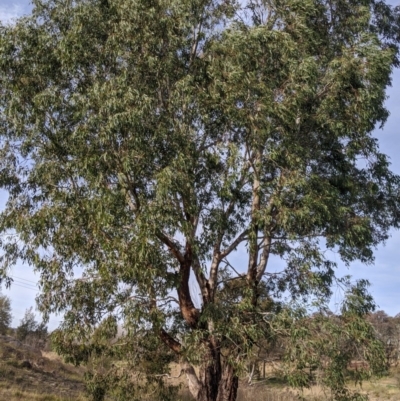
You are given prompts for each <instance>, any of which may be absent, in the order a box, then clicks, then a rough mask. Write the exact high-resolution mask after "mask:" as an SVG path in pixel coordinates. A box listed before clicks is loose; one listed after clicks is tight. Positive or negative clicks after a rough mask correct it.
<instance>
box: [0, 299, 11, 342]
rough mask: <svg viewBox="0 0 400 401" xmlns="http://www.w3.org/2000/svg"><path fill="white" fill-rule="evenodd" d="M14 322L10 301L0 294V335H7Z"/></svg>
mask: <svg viewBox="0 0 400 401" xmlns="http://www.w3.org/2000/svg"><path fill="white" fill-rule="evenodd" d="M11 320H12V315H11V302H10V299H9V298H8V297H7V296H5V295H1V294H0V334H7V331H8V329H9V327H10V324H11Z"/></svg>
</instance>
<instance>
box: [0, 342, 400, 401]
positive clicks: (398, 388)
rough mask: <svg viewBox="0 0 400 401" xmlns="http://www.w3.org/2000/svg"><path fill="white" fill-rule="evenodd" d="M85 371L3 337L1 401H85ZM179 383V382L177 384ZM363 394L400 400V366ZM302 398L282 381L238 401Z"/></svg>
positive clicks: (315, 393) (319, 396) (316, 399)
mask: <svg viewBox="0 0 400 401" xmlns="http://www.w3.org/2000/svg"><path fill="white" fill-rule="evenodd" d="M179 371H180V368H179V366H172V371H171V375H172V376H177V375H178V374H179ZM83 374H84V369H83V368H75V367H73V366H71V365H66V364H64V363H63V362H62V361H61V359H60V358H59V357H58V356H57V355H56V354H55V353H52V352H42V353H40V352H38V351H35V350H33V349H31V348H29V347H25V346H22V345H21V344H19V343H18V342H16V341H13V340H12V339H11V338H6V337H1V336H0V400H6V401H17V400H18V401H22V400H27V401H85V400H87V399H86V398H85V397H84V384H83ZM179 381H180V383H181V384H182V390H181V392H180V396H179V398H178V399H177V400H176V401H192V400H193V399H192V397H191V396H190V394H189V392H188V390H187V388H186V387H185V381H184V378H183V377H182V376H181V377H180V379H179ZM175 384H177V383H175ZM361 391H362V392H365V393H368V394H369V396H370V401H400V367H398V368H393V369H392V370H391V372H390V375H388V376H385V377H383V378H381V379H376V380H372V381H370V382H365V383H364V384H363V386H362V388H361ZM302 396H303V397H304V399H305V400H307V401H326V400H328V399H329V395H328V394H325V393H324V392H323V390H322V388H320V387H317V386H315V387H313V388H311V389H307V390H305V391H304V392H303V393H302ZM297 400H299V397H298V396H296V393H295V392H294V391H293V390H289V389H288V388H287V387H286V386H285V385H284V384H283V383H282V382H280V381H275V382H272V381H270V382H268V384H265V383H256V384H255V385H252V386H248V385H246V384H245V383H242V384H241V386H240V388H239V395H238V401H297Z"/></svg>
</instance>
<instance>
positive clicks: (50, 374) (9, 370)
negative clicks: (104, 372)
mask: <svg viewBox="0 0 400 401" xmlns="http://www.w3.org/2000/svg"><path fill="white" fill-rule="evenodd" d="M10 340H11V339H10V338H6V337H3V338H1V339H0V400H7V401H16V400H32V401H72V400H76V401H80V400H84V398H83V392H84V385H83V382H82V378H83V370H82V369H80V368H74V367H72V366H69V365H65V364H64V363H63V362H62V361H61V360H60V358H58V357H57V356H56V355H55V354H54V353H40V352H39V351H36V350H34V349H31V348H29V347H25V346H22V345H21V344H19V343H18V342H16V341H12V340H11V341H10Z"/></svg>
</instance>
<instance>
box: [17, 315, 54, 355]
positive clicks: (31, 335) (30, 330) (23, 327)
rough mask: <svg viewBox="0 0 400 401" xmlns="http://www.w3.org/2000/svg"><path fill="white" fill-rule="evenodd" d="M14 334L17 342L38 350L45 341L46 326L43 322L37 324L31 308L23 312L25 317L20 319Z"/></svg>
mask: <svg viewBox="0 0 400 401" xmlns="http://www.w3.org/2000/svg"><path fill="white" fill-rule="evenodd" d="M15 333H16V336H17V338H18V340H20V341H24V342H29V343H30V344H31V345H34V346H36V347H39V348H40V347H43V346H44V345H45V343H46V340H47V327H46V324H45V323H44V322H42V323H38V322H37V321H36V317H35V313H34V312H33V308H32V307H30V308H29V309H27V310H26V311H25V315H24V317H23V318H22V319H21V322H20V324H19V326H18V327H17V329H16V331H15Z"/></svg>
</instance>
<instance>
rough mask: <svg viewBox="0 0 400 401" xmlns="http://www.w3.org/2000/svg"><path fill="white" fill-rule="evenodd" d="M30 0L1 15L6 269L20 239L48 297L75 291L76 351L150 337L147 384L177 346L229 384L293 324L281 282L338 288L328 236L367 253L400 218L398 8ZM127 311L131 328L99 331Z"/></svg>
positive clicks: (340, 3)
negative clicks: (391, 112) (395, 77)
mask: <svg viewBox="0 0 400 401" xmlns="http://www.w3.org/2000/svg"><path fill="white" fill-rule="evenodd" d="M33 3H34V8H33V11H32V14H31V15H28V16H26V17H23V18H20V19H19V20H17V21H16V22H15V24H12V25H6V26H1V28H0V35H1V36H0V82H1V86H0V124H1V131H0V135H1V168H0V184H1V187H2V188H3V189H5V190H7V191H8V201H7V204H6V207H5V209H4V211H3V212H2V213H1V217H0V227H1V231H2V233H3V240H2V249H3V255H2V259H1V260H2V269H3V270H2V272H3V273H2V274H3V277H4V278H6V276H7V271H8V269H9V267H10V266H12V265H13V264H14V263H16V262H17V261H18V260H22V261H23V262H25V263H28V264H30V265H31V266H33V267H34V268H35V269H36V270H37V271H39V272H40V274H41V281H40V288H41V293H40V295H39V296H38V304H39V307H40V308H41V310H42V311H43V312H44V313H45V314H49V313H58V312H64V313H65V314H64V322H63V324H62V326H61V327H60V331H58V332H57V335H56V336H55V341H56V344H58V348H59V350H60V352H62V353H64V355H66V356H67V357H68V358H69V360H71V361H74V362H75V363H80V362H82V361H86V360H88V359H89V357H90V355H94V354H96V353H104V352H111V353H112V352H114V353H115V354H114V355H116V354H117V353H118V355H121V356H124V357H125V358H127V359H128V360H130V361H131V365H135V364H137V363H138V360H139V359H140V358H142V359H140V360H142V361H144V360H146V359H149V355H152V358H157V362H158V363H159V365H158V366H155V365H154V364H153V365H152V366H151V367H149V368H148V369H147V373H148V380H149V383H150V384H149V386H150V387H151V386H153V385H154V386H156V385H162V384H163V383H164V380H163V374H164V373H165V372H166V369H167V367H168V364H169V362H170V361H171V358H173V355H176V357H177V358H179V361H180V363H181V366H182V369H183V371H184V372H185V374H186V377H187V379H188V383H189V388H190V391H191V393H192V394H193V396H194V397H195V398H196V400H198V401H215V400H218V401H222V400H225V401H233V400H235V399H236V393H237V387H238V377H239V375H240V372H241V369H242V366H243V364H244V363H245V361H246V358H247V357H248V356H249V354H251V352H252V349H253V348H254V347H255V346H256V345H257V344H258V343H259V341H261V340H262V341H265V339H268V338H272V337H274V336H275V334H276V333H278V332H279V330H284V329H285V330H286V333H289V334H290V333H291V334H290V336H289V337H290V338H292V339H295V338H296V336H297V335H298V333H299V331H298V330H297V331H293V330H292V328H293V327H297V326H296V325H297V324H298V322H299V320H298V319H297V318H296V315H295V313H294V312H293V313H292V312H291V311H290V308H288V307H287V306H285V305H283V304H282V303H280V302H279V299H280V297H281V296H282V295H283V294H286V295H291V296H292V297H293V299H305V300H317V302H318V303H319V305H324V303H325V302H326V300H327V299H328V297H329V295H330V288H331V285H332V283H333V281H334V280H335V262H334V260H330V259H329V255H330V253H329V252H328V251H329V250H332V251H334V252H335V253H336V255H339V256H340V258H341V260H342V261H344V262H345V263H350V262H351V261H354V260H360V261H362V262H363V263H369V262H372V261H373V249H374V247H376V246H377V245H378V244H379V243H381V242H382V241H384V240H385V239H386V238H387V237H388V233H389V229H390V228H391V227H397V226H398V224H399V177H398V176H396V175H394V174H393V173H392V172H391V171H390V168H389V167H390V166H389V162H388V159H387V157H386V156H385V155H384V154H382V153H381V152H380V150H379V146H378V142H377V140H376V139H375V138H374V137H373V136H372V131H373V130H374V128H375V127H376V126H377V125H379V124H380V125H382V124H384V122H385V120H386V118H387V116H388V112H387V110H386V109H385V106H384V101H385V98H386V89H387V87H388V86H389V85H390V83H391V80H390V79H391V78H390V77H391V72H392V69H393V68H394V67H396V66H398V65H399V59H398V53H399V49H398V41H399V29H398V28H399V13H398V10H397V9H393V8H391V7H390V6H388V5H386V4H385V3H384V2H383V1H378V0H244V1H240V2H235V1H230V0H223V1H219V0H34V2H33ZM238 248H239V249H242V253H240V254H239V256H238V253H237V252H236V251H237V249H238ZM272 256H273V257H274V258H273V259H271V257H272ZM244 257H246V261H245V262H244ZM277 258H281V260H282V261H283V263H284V265H285V268H284V269H283V271H281V272H279V273H277V272H276V271H275V270H274V269H273V266H270V265H269V263H268V261H269V260H277ZM235 261H236V262H235ZM191 280H193V281H195V282H196V283H197V285H198V287H199V293H200V294H199V296H198V297H199V300H198V301H199V302H197V303H196V302H195V300H194V299H193V297H194V293H193V291H191V290H190V287H191V282H192V281H191ZM357 288H358V287H356V289H355V290H354V291H356V290H357ZM354 291H353V290H349V297H350V298H349V299H350V301H351V302H350V301H349V302H350V303H348V304H347V306H346V307H345V308H344V309H343V316H344V317H345V316H350V315H349V314H351V313H353V315H354V316H355V318H354V319H356V318H361V317H362V315H363V313H365V312H366V311H368V306H369V305H370V304H371V303H370V301H369V299H368V298H366V299H364V298H365V297H364V295H363V294H364V292H363V291H361V290H360V289H359V288H358V292H357V291H356V293H358V294H361V295H362V296H359V297H354V296H353V295H354ZM352 294H353V295H352ZM299 297H300V298H299ZM348 305H352V306H351V307H349V306H348ZM353 315H352V316H353ZM282 316H283V317H282ZM285 316H286V317H285ZM290 319H292V320H290ZM349 319H350V318H349ZM352 319H353V318H352ZM354 319H353V320H351V319H350V320H349V321H354ZM290 321H293V322H295V323H296V322H297V323H296V324H293V325H292V326H291V325H290V324H288V322H290ZM121 322H123V325H124V333H123V335H122V337H121V338H122V339H120V340H118V341H116V342H115V341H114V342H111V343H110V342H108V341H106V339H107V336H108V337H109V338H111V337H113V336H114V334H115V332H116V328H117V325H118V324H120V323H121ZM279 322H280V323H279ZM282 322H286V323H285V324H286V326H285V324H283V323H282ZM279 325H281V326H279ZM278 326H279V327H280V328H278V329H276V327H278ZM357 327H359V328H360V327H363V326H360V325H359V326H357ZM290 330H292V331H290ZM354 330H355V331H354ZM354 330H353V332H354V333H355V334H354V338H355V339H356V340H357V339H358V340H359V341H358V340H357V341H358V345H359V346H360V347H361V348H362V347H363V346H365V347H367V348H368V347H369V345H371V344H375V343H374V342H373V341H372V339H371V341H372V342H369V343H368V342H366V338H367V337H368V336H365V335H364V334H363V333H362V332H361V331H357V330H356V329H354ZM296 333H297V334H296ZM347 333H350V331H347ZM123 337H126V338H124V339H123ZM304 338H305V337H304ZM368 338H369V337H368ZM371 338H372V337H371ZM375 345H376V344H375ZM375 345H374V346H375ZM372 348H373V347H372ZM372 348H371V347H370V348H368V349H372ZM111 349H112V350H113V351H111ZM295 349H297V350H299V348H295ZM292 351H293V350H292ZM339 353H340V352H339ZM291 355H292V356H293V355H294V356H293V358H292V359H291V360H292V362H293V361H295V360H296V358H300V356H301V355H300V353H297V354H296V352H294V353H292V354H291ZM365 355H372V357H371V364H370V365H371V366H374V364H373V363H372V362H374V361H376V359H374V358H378V359H379V352H375V353H374V352H372V353H368V352H366V353H365ZM328 357H329V356H328ZM328 357H327V358H328ZM330 358H331V359H332V360H333V359H335V358H334V357H333V356H330ZM328 360H329V359H328ZM121 366H122V365H121ZM123 366H128V365H123ZM196 366H197V367H198V369H197V370H196V369H194V367H196ZM332 366H333V365H332ZM302 367H304V365H301V363H300V364H298V368H299V369H300V370H297V372H301V371H302V370H301V369H302ZM344 367H345V366H344V365H342V366H341V368H344ZM114 368H115V367H114ZM115 369H116V368H115ZM115 369H114V373H115V375H114V376H113V377H120V380H121V381H122V377H124V378H125V379H126V378H127V377H128V376H127V375H126V374H125V373H121V371H119V372H117V371H115ZM119 369H122V370H123V368H122V367H120V368H119ZM288 374H289V375H290V372H289V373H288ZM118 375H120V376H118ZM124 375H125V376H124ZM339 376H340V378H341V379H340V380H339V379H338V380H339V381H338V380H336V379H335V377H339ZM107 377H111V373H110V374H109V375H108V376H107ZM92 379H93V377H92ZM331 379H332V380H333V381H335V380H336V381H335V384H334V385H332V388H333V390H334V392H335V394H339V395H340V394H344V393H341V392H340V391H342V390H343V387H344V386H345V383H344V381H343V380H342V376H341V375H339V374H337V375H336V376H335V375H334V374H332V375H331ZM93 380H94V379H93ZM126 380H127V382H129V380H128V379H126ZM93 383H94V382H93V381H92V384H93ZM137 383H139V384H140V383H144V382H143V380H142V379H140V380H138V382H137ZM139 384H138V385H139ZM303 384H304V383H303ZM305 384H307V383H305ZM93 386H94V384H93ZM93 388H94V387H93ZM99 388H100V387H97V390H96V391H97V393H96V391H95V390H93V394H94V393H96V394H97V395H96V397H97V398H98V399H101V397H102V396H103V395H104V393H105V392H106V389H104V388H103V389H101V388H100V389H99ZM152 388H153V387H152ZM131 390H132V391H133V389H131ZM131 390H130V391H131ZM134 394H136V395H134ZM163 394H164V395H163V397H166V396H165V393H163ZM339 395H338V397H339ZM119 397H120V398H121V399H122V397H123V391H122V390H121V393H120V395H119ZM130 397H137V398H138V399H143V398H141V397H143V396H141V395H140V394H137V393H131V395H130ZM164 399H166V398H164Z"/></svg>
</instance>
